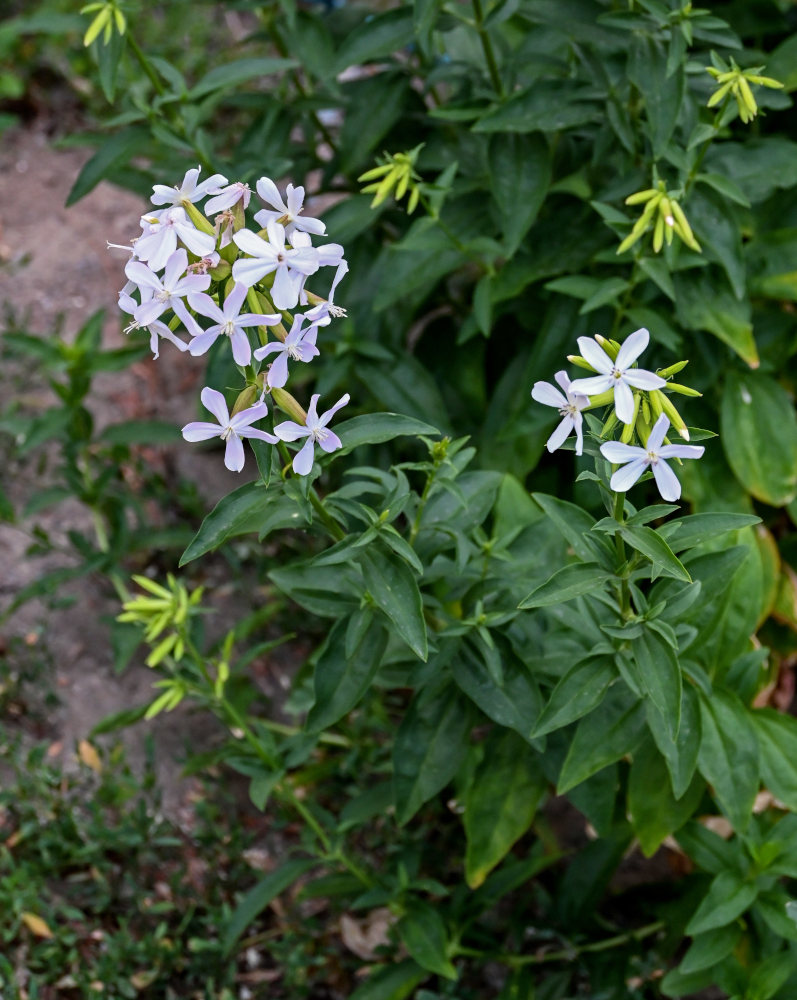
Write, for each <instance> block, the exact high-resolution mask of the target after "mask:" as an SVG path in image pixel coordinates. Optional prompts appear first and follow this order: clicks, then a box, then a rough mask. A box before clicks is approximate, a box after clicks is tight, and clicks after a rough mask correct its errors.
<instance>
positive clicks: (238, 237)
mask: <svg viewBox="0 0 797 1000" xmlns="http://www.w3.org/2000/svg"><path fill="white" fill-rule="evenodd" d="M232 239H233V243H235V245H236V246H237V247H238V249H239V250H243V252H244V253H248V254H250V255H251V256H252V257H262V258H263V259H264V260H272V261H274V262H275V263H276V260H277V254H276V252H275V250H274V247H273V246H271V244H270V243H266V241H265V240H264V239H263V238H262V237H260V236H256V235H255V234H254V233H251V232H250V231H249V230H248V229H240V230H239V231H238V232H237V233H236V234H235V235H234V236H233V238H232Z"/></svg>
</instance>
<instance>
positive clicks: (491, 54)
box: [473, 0, 506, 99]
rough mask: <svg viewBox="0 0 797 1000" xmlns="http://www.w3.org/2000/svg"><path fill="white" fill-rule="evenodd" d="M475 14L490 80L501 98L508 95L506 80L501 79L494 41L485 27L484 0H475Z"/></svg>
mask: <svg viewBox="0 0 797 1000" xmlns="http://www.w3.org/2000/svg"><path fill="white" fill-rule="evenodd" d="M473 16H474V19H475V22H476V31H477V32H478V33H479V40H480V41H481V43H482V51H483V52H484V58H485V60H486V62H487V69H488V70H489V71H490V80H491V81H492V84H493V90H495V92H496V94H498V96H499V97H500V98H502V99H503V98H504V97H505V96H506V94H505V91H504V82H503V80H502V79H501V74H500V73H499V72H498V63H497V62H496V59H495V51H494V49H493V43H492V41H491V40H490V35H489V33H488V32H487V29H486V28H485V27H484V9H483V8H482V0H473Z"/></svg>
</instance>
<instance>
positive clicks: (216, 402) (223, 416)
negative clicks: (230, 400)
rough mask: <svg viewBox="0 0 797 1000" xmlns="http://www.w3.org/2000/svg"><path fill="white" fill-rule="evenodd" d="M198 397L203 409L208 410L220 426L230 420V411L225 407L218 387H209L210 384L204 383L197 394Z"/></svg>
mask: <svg viewBox="0 0 797 1000" xmlns="http://www.w3.org/2000/svg"><path fill="white" fill-rule="evenodd" d="M199 398H200V399H201V400H202V405H203V406H204V407H205V409H206V410H210V412H211V413H212V414H213V416H214V417H215V418H216V420H218V422H219V423H220V424H221V426H222V427H227V426H228V424H229V422H230V413H229V411H228V409H227V403H226V401H225V399H224V396H222V394H221V393H220V392H219V391H218V389H211V388H210V386H207V385H206V386H205V388H204V389H203V390H202V392H201V393H200V394H199Z"/></svg>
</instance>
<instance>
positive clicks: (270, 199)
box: [255, 177, 327, 239]
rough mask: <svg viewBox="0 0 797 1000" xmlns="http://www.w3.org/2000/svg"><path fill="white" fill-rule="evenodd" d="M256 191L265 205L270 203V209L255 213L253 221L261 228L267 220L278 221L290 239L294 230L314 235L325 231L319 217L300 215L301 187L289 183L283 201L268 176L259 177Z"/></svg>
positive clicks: (265, 224) (302, 203)
mask: <svg viewBox="0 0 797 1000" xmlns="http://www.w3.org/2000/svg"><path fill="white" fill-rule="evenodd" d="M257 193H258V194H259V195H260V197H261V198H262V199H263V201H264V202H265V203H266V204H267V205H271V209H268V208H262V209H261V210H260V211H259V212H257V213H256V214H255V222H259V223H260V225H261V227H262V228H263V229H265V228H266V227H267V226H268V224H269V222H279V223H281V224H282V225H283V226H285V231H286V233H287V234H288V239H291V237H292V236H293V234H294V232H296V230H299V231H300V232H304V233H315V234H316V236H323V235H324V233H325V232H326V228H327V227H326V226H325V225H324V223H323V222H322V221H321V220H320V219H313V218H310V217H309V216H304V215H301V211H302V207H303V205H304V188H303V187H294V186H293V184H289V185H288V186H287V188H286V189H285V201H283V200H282V195H281V194H280V193H279V190H278V188H277V185H276V184H275V183H274V181H272V180H271V179H270V178H268V177H261V178H260V180H259V181H258V182H257ZM286 202H287V204H286Z"/></svg>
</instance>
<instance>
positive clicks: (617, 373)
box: [612, 368, 623, 382]
mask: <svg viewBox="0 0 797 1000" xmlns="http://www.w3.org/2000/svg"><path fill="white" fill-rule="evenodd" d="M622 377H623V373H622V372H621V371H620V369H619V368H613V369H612V378H613V379H616V380H617V381H618V382H619V381H620V379H621V378H622Z"/></svg>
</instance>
